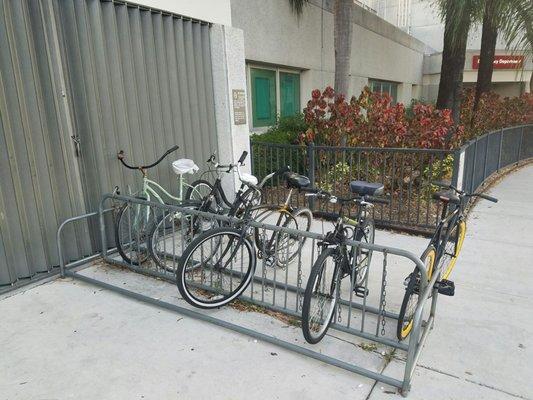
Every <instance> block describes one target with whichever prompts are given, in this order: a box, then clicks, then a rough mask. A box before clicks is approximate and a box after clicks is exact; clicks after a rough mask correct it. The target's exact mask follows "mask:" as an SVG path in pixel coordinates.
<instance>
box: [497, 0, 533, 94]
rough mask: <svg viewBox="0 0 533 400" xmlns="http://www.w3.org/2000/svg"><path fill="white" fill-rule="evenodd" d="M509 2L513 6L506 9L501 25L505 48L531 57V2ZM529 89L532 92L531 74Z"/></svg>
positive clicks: (532, 46) (532, 36)
mask: <svg viewBox="0 0 533 400" xmlns="http://www.w3.org/2000/svg"><path fill="white" fill-rule="evenodd" d="M510 1H511V0H510ZM511 3H512V4H513V7H512V8H510V9H508V10H507V13H506V15H505V18H504V19H503V23H502V25H501V30H502V32H503V36H504V38H505V41H506V44H507V48H509V49H512V50H513V51H517V50H520V51H521V52H522V53H524V54H525V56H526V57H527V56H529V57H533V2H532V1H531V0H512V1H511ZM529 90H530V92H532V93H533V74H531V78H530V80H529Z"/></svg>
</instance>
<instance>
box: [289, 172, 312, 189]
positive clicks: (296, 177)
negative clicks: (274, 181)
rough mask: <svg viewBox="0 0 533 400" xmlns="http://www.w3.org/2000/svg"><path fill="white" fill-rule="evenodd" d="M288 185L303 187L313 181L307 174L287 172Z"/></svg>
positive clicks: (295, 187)
mask: <svg viewBox="0 0 533 400" xmlns="http://www.w3.org/2000/svg"><path fill="white" fill-rule="evenodd" d="M285 180H286V181H287V187H289V188H291V189H301V188H304V187H308V186H309V185H311V181H310V180H309V178H308V177H307V176H304V175H300V174H297V173H296V172H287V173H286V174H285Z"/></svg>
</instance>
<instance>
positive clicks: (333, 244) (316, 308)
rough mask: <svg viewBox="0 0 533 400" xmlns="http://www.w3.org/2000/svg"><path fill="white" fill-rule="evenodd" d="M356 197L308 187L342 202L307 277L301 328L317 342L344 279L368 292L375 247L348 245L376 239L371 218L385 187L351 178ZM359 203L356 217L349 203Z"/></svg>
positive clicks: (332, 313)
mask: <svg viewBox="0 0 533 400" xmlns="http://www.w3.org/2000/svg"><path fill="white" fill-rule="evenodd" d="M350 190H351V192H352V193H354V194H355V196H353V197H347V198H341V197H336V196H333V195H331V194H330V193H328V192H325V191H321V190H316V189H315V190H314V193H313V190H308V191H309V192H311V193H310V195H315V196H317V197H318V198H322V199H326V200H328V201H330V202H332V203H339V204H340V211H339V214H338V215H336V219H335V227H334V229H333V231H331V232H329V233H327V234H326V236H325V238H324V240H322V241H321V242H319V243H318V246H320V247H321V252H320V256H318V258H317V260H316V261H315V263H314V265H313V268H312V269H311V274H310V276H309V279H308V280H307V286H306V288H305V294H304V299H303V306H302V331H303V335H304V337H305V340H307V341H308V342H309V343H312V344H315V343H318V342H319V341H320V340H322V338H323V337H324V335H325V334H326V332H327V331H328V328H329V326H330V325H331V323H332V322H333V320H334V316H335V310H336V307H337V303H338V301H339V299H340V297H341V296H340V292H341V281H342V279H344V278H346V277H350V287H351V288H353V290H354V291H355V294H356V295H357V296H360V297H364V296H366V294H367V293H366V289H365V282H366V279H367V276H368V268H369V266H370V261H371V259H372V250H369V249H362V248H358V247H357V246H349V245H348V244H347V241H349V240H355V241H358V242H364V243H374V236H375V228H374V220H373V218H372V207H373V203H384V204H387V203H388V200H386V199H383V198H379V197H376V196H381V195H382V194H383V190H384V187H383V185H382V184H380V183H369V182H364V181H353V182H350ZM354 204H355V206H356V210H357V211H356V214H355V217H353V218H350V217H349V216H347V215H346V214H347V213H346V208H347V206H352V205H354Z"/></svg>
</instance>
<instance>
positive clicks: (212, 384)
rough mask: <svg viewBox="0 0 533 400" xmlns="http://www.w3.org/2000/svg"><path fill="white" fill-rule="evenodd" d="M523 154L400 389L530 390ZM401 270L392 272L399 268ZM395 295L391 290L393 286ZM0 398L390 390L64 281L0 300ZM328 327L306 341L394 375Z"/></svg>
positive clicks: (530, 239)
mask: <svg viewBox="0 0 533 400" xmlns="http://www.w3.org/2000/svg"><path fill="white" fill-rule="evenodd" d="M532 184H533V166H529V167H526V168H523V169H521V170H519V171H517V172H515V173H513V174H512V175H510V176H508V177H506V178H505V179H504V180H503V181H502V182H501V183H499V184H498V185H497V186H495V187H494V188H493V189H492V190H491V194H492V195H494V196H495V197H498V198H499V199H500V202H499V203H498V204H492V203H489V202H486V201H482V202H480V203H479V204H478V205H477V206H476V208H475V209H474V210H473V212H472V213H471V214H470V217H469V221H468V232H467V239H466V241H465V244H464V248H463V252H462V254H461V257H460V258H459V260H458V263H457V266H456V269H455V271H454V274H453V276H452V279H453V280H454V281H455V283H456V296H455V297H452V298H447V297H444V296H440V297H439V305H438V311H437V319H436V324H435V329H434V330H433V331H432V332H431V334H430V336H429V339H428V342H427V344H426V347H425V349H423V352H422V357H421V359H420V362H419V366H418V367H417V369H416V372H415V377H414V379H413V382H412V386H413V387H412V390H411V392H410V394H409V398H411V399H461V400H463V399H478V398H483V399H513V398H521V399H533V382H532V380H531V377H532V376H533V366H532V365H531V362H530V360H531V359H532V356H533V339H532V338H533V315H532V313H531V310H532V309H533V294H532V292H533V290H532V289H531V285H532V284H533V269H532V268H531V261H530V260H531V259H533V231H532V230H531V228H530V227H531V225H532V223H533V209H532V208H531V207H530V206H529V203H530V202H531V200H530V199H532V198H533V185H532ZM377 238H378V240H379V241H380V242H381V243H383V244H393V245H395V246H398V247H404V248H406V249H408V250H411V251H413V252H415V253H420V252H421V251H422V250H423V248H424V247H425V245H426V240H425V239H423V238H419V237H409V236H404V235H397V234H391V233H387V232H379V233H378V236H377ZM83 273H84V274H87V275H89V276H96V277H98V278H100V279H103V280H106V281H107V282H110V283H113V284H118V285H123V286H124V287H127V288H129V289H132V290H135V291H139V292H142V293H143V294H146V295H150V296H152V297H156V298H160V299H163V300H165V301H168V302H174V303H177V304H178V303H180V302H181V303H183V301H182V300H180V298H179V293H178V291H177V290H176V288H175V287H174V286H173V285H170V284H168V283H165V282H162V281H159V280H155V279H150V278H146V277H144V276H140V275H138V274H134V273H131V272H125V271H122V270H117V269H116V268H109V267H107V266H98V265H97V266H93V267H91V268H89V269H86V270H84V271H83ZM402 274H403V272H402V273H401V274H394V275H392V276H391V279H392V278H394V279H395V280H398V279H399V278H401V276H403V275H402ZM394 290H395V291H396V293H392V296H393V300H392V303H393V305H397V301H398V300H394V299H399V300H401V295H402V293H401V290H402V289H401V285H399V286H397V287H396V289H394ZM214 314H215V315H216V316H217V317H221V318H224V319H227V320H230V321H233V322H238V323H242V324H244V325H246V326H248V327H254V328H255V329H258V330H260V331H263V332H265V333H268V334H271V335H274V336H277V337H281V338H284V339H286V340H293V341H294V342H295V343H297V344H300V345H304V346H305V344H303V343H302V342H303V337H302V335H301V331H300V330H299V329H298V328H296V327H294V326H291V325H287V324H286V323H284V322H282V321H279V320H277V319H273V318H271V317H269V316H266V315H263V314H258V313H251V312H239V311H236V310H235V309H232V308H229V307H226V308H223V309H221V310H217V311H215V312H214ZM0 317H1V320H0V324H1V325H0V351H1V353H0V399H9V400H12V399H175V398H180V399H189V398H194V399H204V398H210V399H256V398H257V399H259V398H261V399H274V398H275V399H294V398H298V399H316V398H331V399H344V398H346V399H348V398H349V399H390V398H400V397H399V395H398V394H395V390H394V389H393V388H390V387H388V386H387V385H383V384H380V383H377V384H376V382H374V381H372V380H370V379H366V378H363V377H361V376H359V375H355V374H352V373H349V372H346V371H344V370H341V369H338V368H335V367H332V366H329V365H326V364H323V363H320V362H317V361H314V360H311V359H308V358H306V357H303V356H300V355H298V354H294V353H292V352H288V351H285V350H282V349H280V348H278V347H275V346H273V345H270V344H266V343H262V342H258V341H256V340H253V339H251V338H249V337H246V336H242V335H239V334H236V333H234V332H231V331H227V330H224V329H222V328H217V327H215V326H212V325H210V324H206V323H202V322H199V321H196V320H193V319H190V318H183V317H182V316H180V315H177V314H174V313H171V312H168V311H165V310H160V309H158V308H155V307H152V306H150V305H146V304H144V303H140V302H136V301H132V300H130V299H128V298H125V297H122V296H120V295H117V294H114V293H111V292H109V291H106V290H102V289H99V288H97V287H94V286H90V285H87V284H85V283H82V282H80V281H72V280H71V279H65V280H55V281H52V282H49V283H47V284H43V285H41V286H38V287H35V288H33V289H29V290H26V291H24V292H20V293H17V294H15V295H13V296H10V297H8V298H5V299H4V300H2V301H0ZM360 344H361V341H358V340H356V339H354V338H347V337H344V336H342V335H338V334H337V332H331V334H330V335H328V337H326V338H325V339H324V340H323V342H321V343H320V344H319V345H317V346H309V347H310V348H312V349H313V350H317V351H324V352H326V351H328V352H329V353H331V352H332V351H333V353H334V355H337V356H339V357H340V358H343V359H345V360H347V361H351V362H354V363H357V364H360V365H363V366H365V367H367V368H370V369H372V370H376V371H382V370H384V371H385V372H386V373H388V374H390V375H395V376H401V372H402V371H401V369H402V368H403V362H402V361H401V360H399V359H393V360H392V361H390V362H389V360H388V359H387V357H383V351H384V350H385V349H382V348H377V349H375V350H374V351H364V350H363V349H361V348H360V347H359V345H360Z"/></svg>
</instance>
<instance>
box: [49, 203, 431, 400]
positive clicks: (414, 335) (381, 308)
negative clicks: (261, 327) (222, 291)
mask: <svg viewBox="0 0 533 400" xmlns="http://www.w3.org/2000/svg"><path fill="white" fill-rule="evenodd" d="M110 200H112V201H113V203H114V204H115V205H116V203H120V204H121V205H122V204H126V203H128V204H130V205H133V204H137V205H142V206H148V207H150V210H153V211H154V212H156V211H157V213H159V214H158V215H162V216H163V218H166V216H167V215H169V214H170V213H172V214H173V215H177V214H179V215H180V216H181V218H182V221H183V218H185V216H189V215H197V216H200V217H204V218H209V219H217V220H221V221H225V222H226V223H228V224H232V225H238V224H242V221H241V220H238V219H235V218H230V217H227V216H220V215H214V214H209V213H203V212H200V211H196V210H192V209H189V208H182V207H178V206H172V205H162V204H159V203H154V202H149V201H145V200H142V199H138V198H135V197H131V196H121V195H115V194H105V195H104V196H103V197H102V200H101V202H100V207H99V210H98V211H97V212H94V213H89V214H84V215H80V216H78V217H74V218H70V219H68V220H66V221H64V222H63V223H62V224H61V226H60V227H59V229H58V232H57V245H58V251H59V255H60V269H61V276H62V277H65V276H69V277H72V278H76V279H79V280H82V281H85V282H87V283H90V284H94V285H97V286H100V287H102V288H105V289H109V290H111V291H114V292H117V293H120V294H122V295H125V296H128V297H131V298H133V299H136V300H141V301H144V302H146V303H149V304H152V305H155V306H158V307H161V308H164V309H167V310H171V311H174V312H177V313H179V314H182V315H185V316H188V317H190V318H194V319H197V320H200V321H204V322H209V323H212V324H214V325H217V326H220V327H224V328H226V329H230V330H233V331H235V332H239V333H242V334H245V335H248V336H250V337H253V338H255V339H258V340H262V341H265V342H268V343H271V344H273V345H276V346H279V347H282V348H284V349H287V350H290V351H294V352H296V353H299V354H302V355H305V356H307V357H310V358H313V359H316V360H319V361H322V362H325V363H327V364H331V365H334V366H337V367H339V368H342V369H345V370H348V371H351V372H354V373H357V374H359V375H362V376H365V377H368V378H370V379H374V380H377V381H380V382H383V383H386V384H389V385H391V386H394V387H396V388H398V389H399V391H400V393H401V394H402V395H403V396H407V393H408V392H409V390H410V387H411V378H412V375H413V372H414V369H415V366H416V362H417V360H418V358H419V356H420V353H421V350H422V347H423V346H424V343H425V341H426V339H427V336H428V334H429V331H430V329H431V328H432V326H433V322H434V315H435V309H436V301H437V297H438V291H437V289H435V286H436V285H435V283H436V280H437V277H438V276H439V273H435V274H433V277H432V279H431V281H430V282H429V283H427V273H426V270H425V266H424V264H423V262H422V261H421V260H420V258H419V257H417V256H415V255H414V254H413V253H411V252H409V251H406V250H402V249H398V248H394V247H390V246H380V245H376V244H367V243H361V242H356V241H349V242H348V244H349V245H350V246H354V247H355V249H356V251H361V250H362V249H366V250H372V251H373V262H372V263H371V265H370V266H369V273H368V275H367V278H366V279H365V283H364V285H365V286H364V288H365V291H366V290H367V289H368V288H369V285H372V284H371V283H369V281H370V278H369V276H371V275H372V274H377V273H379V272H381V279H380V280H379V281H378V280H372V282H373V285H374V286H373V287H372V288H371V289H372V291H375V290H376V288H377V291H378V293H379V298H377V299H375V300H377V304H373V303H372V299H371V297H372V296H370V295H369V296H365V297H364V298H362V299H361V298H359V297H356V296H355V295H354V291H353V290H352V288H353V282H354V277H353V276H352V279H351V282H350V286H352V287H350V290H349V291H348V290H344V289H343V292H344V294H347V293H349V296H348V298H342V299H341V301H340V303H339V304H340V307H339V309H340V311H339V312H338V315H337V316H336V318H335V319H336V321H335V323H334V324H332V326H331V327H330V330H331V329H334V330H338V331H341V332H344V333H347V334H352V335H354V336H357V337H360V338H363V339H366V340H370V341H374V342H376V343H380V344H383V345H385V346H389V347H391V348H392V349H398V350H400V351H404V352H405V353H406V361H405V368H404V372H403V376H402V377H401V378H395V377H392V376H389V375H385V374H383V373H380V372H376V371H373V370H370V369H367V368H364V367H362V366H359V365H354V364H352V363H348V362H345V361H342V360H340V359H338V358H336V357H331V356H328V355H325V354H322V353H319V352H316V351H313V350H311V349H309V348H306V347H303V346H299V345H295V344H294V343H291V342H289V341H286V340H282V339H279V338H276V337H274V336H270V335H267V334H265V333H262V332H259V331H257V330H253V329H250V328H247V327H244V326H241V325H238V324H235V323H232V322H228V321H225V320H223V319H220V318H216V317H213V316H212V315H209V314H210V312H209V310H207V311H206V310H199V309H194V308H192V307H189V306H188V305H187V306H186V307H182V306H178V305H176V304H171V303H168V302H164V301H161V300H157V299H154V298H152V297H149V296H146V295H143V294H142V293H137V292H134V291H130V290H127V289H124V288H123V287H119V286H115V285H112V284H110V283H106V282H103V281H101V280H98V279H94V278H91V277H88V276H85V275H83V274H80V273H79V272H77V271H75V270H74V268H75V267H76V266H79V265H81V264H83V263H86V262H88V261H92V260H94V259H96V258H98V257H100V258H102V259H103V260H104V261H105V262H106V263H108V264H112V265H117V266H120V267H125V268H128V269H129V270H132V271H134V272H138V273H142V274H145V275H149V276H152V277H157V278H161V279H164V280H167V281H170V282H175V276H174V275H175V274H174V273H172V272H169V271H167V270H165V269H162V268H159V267H158V266H157V265H156V264H155V263H153V262H146V263H143V264H140V265H133V264H128V263H126V262H124V261H123V260H122V259H120V258H118V257H117V256H116V255H113V251H112V250H109V249H108V247H109V243H108V238H107V233H106V228H109V227H106V218H105V215H106V214H107V213H109V212H110V211H112V210H113V209H114V208H105V204H106V202H108V201H110ZM130 210H131V207H130ZM94 216H98V217H99V229H100V238H101V253H100V254H99V255H96V256H91V257H87V258H85V259H83V260H79V261H76V262H73V263H69V264H65V262H64V259H63V256H62V248H63V246H62V236H61V232H62V230H63V229H64V227H65V226H66V225H68V224H70V223H73V222H75V221H80V220H83V219H87V218H90V217H94ZM249 225H250V226H252V227H253V228H257V229H260V230H261V231H262V232H266V231H277V232H281V233H285V234H287V235H290V236H291V237H297V238H298V240H299V243H300V244H301V243H303V241H304V240H305V244H304V246H305V247H304V249H305V250H307V249H309V251H300V253H299V255H298V256H297V257H296V259H295V260H293V262H292V264H289V265H288V266H286V267H285V268H279V267H269V266H267V263H266V262H265V260H264V259H263V260H259V259H258V263H257V266H256V271H255V276H254V277H253V279H252V282H251V284H250V285H249V287H248V288H247V289H246V290H245V292H244V293H243V294H242V295H241V297H240V298H239V299H240V300H243V301H245V302H248V303H252V304H254V305H257V306H261V307H264V308H266V309H269V310H272V311H276V312H279V313H283V314H285V315H288V316H291V317H295V318H301V300H302V298H303V293H304V291H305V285H306V282H305V281H304V279H303V278H304V277H305V276H306V274H307V272H308V271H310V269H311V266H312V264H313V262H314V260H315V259H316V256H317V253H318V251H317V245H316V244H317V241H320V240H322V239H323V235H321V234H318V233H313V232H304V231H298V230H293V229H288V228H282V227H279V226H275V225H269V224H266V223H261V222H256V221H251V222H250V223H249ZM171 234H172V235H179V231H174V230H172V232H171ZM130 239H131V240H132V241H133V242H135V241H136V240H138V235H137V237H133V238H132V237H131V234H130ZM172 240H174V239H172ZM133 248H134V246H132V249H133ZM139 248H142V247H141V246H139V243H138V242H137V246H136V250H135V251H137V252H138V249H139ZM175 249H176V247H175V246H174V245H173V246H172V249H171V253H168V254H170V257H172V259H173V261H174V262H175V260H176V259H177V258H178V257H179V255H177V254H176V250H175ZM304 249H302V250H304ZM165 252H166V249H165ZM380 253H381V255H382V256H381V257H382V263H381V266H380V268H378V267H377V266H376V257H377V256H376V254H380ZM303 254H311V257H310V259H309V260H305V259H304V258H305V257H304V256H303ZM391 256H394V257H400V258H401V259H403V261H407V262H408V264H409V266H410V268H411V269H412V266H413V265H414V266H415V268H416V269H418V271H419V272H420V277H421V278H420V282H421V288H420V293H421V295H420V296H419V301H418V304H417V307H416V311H415V315H414V319H413V328H412V331H411V334H410V337H409V341H408V342H399V341H398V340H397V339H396V338H395V332H396V320H397V319H398V315H397V314H395V313H394V312H390V311H387V310H385V304H386V303H385V302H384V300H385V299H384V296H385V290H384V289H385V286H386V284H387V282H386V277H387V269H388V268H390V265H389V264H390V262H389V258H390V257H391ZM394 267H396V265H395V266H394ZM406 271H409V272H410V270H406ZM437 272H438V271H437ZM352 275H353V274H352ZM345 280H347V279H345ZM345 280H344V281H345ZM367 298H368V299H367ZM429 300H430V301H431V305H430V312H429V315H428V316H427V318H425V317H424V311H425V309H426V307H427V303H428V301H429ZM384 321H389V322H390V321H394V323H390V324H389V325H393V326H394V329H393V330H392V331H393V336H390V335H389V336H388V337H387V335H386V332H384V325H383V323H384ZM356 322H357V324H358V326H357V325H356ZM380 330H381V331H380ZM389 333H390V332H389Z"/></svg>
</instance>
